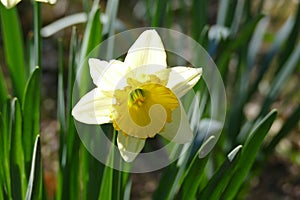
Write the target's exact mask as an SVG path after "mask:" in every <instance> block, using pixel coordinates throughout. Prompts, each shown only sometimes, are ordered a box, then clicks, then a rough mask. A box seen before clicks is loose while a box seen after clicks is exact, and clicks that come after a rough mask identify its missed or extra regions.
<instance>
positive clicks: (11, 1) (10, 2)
mask: <svg viewBox="0 0 300 200" xmlns="http://www.w3.org/2000/svg"><path fill="white" fill-rule="evenodd" d="M20 1H21V0H1V3H2V4H3V5H4V6H5V7H6V8H12V7H14V6H15V5H17V4H18V3H19V2H20ZM36 1H40V2H44V3H50V4H55V3H56V0H36Z"/></svg>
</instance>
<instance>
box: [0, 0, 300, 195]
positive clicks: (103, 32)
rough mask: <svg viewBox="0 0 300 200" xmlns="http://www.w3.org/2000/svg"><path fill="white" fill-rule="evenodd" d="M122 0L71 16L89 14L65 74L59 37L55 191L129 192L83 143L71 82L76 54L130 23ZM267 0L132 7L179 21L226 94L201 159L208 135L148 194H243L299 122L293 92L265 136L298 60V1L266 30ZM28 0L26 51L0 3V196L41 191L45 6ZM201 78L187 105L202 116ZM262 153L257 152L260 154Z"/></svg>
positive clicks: (155, 22) (148, 16)
mask: <svg viewBox="0 0 300 200" xmlns="http://www.w3.org/2000/svg"><path fill="white" fill-rule="evenodd" d="M84 2H85V1H84ZM120 3H121V2H119V1H118V0H108V2H107V8H106V13H103V12H102V11H101V10H102V9H101V10H100V9H99V6H98V4H99V2H98V1H95V2H94V4H93V5H89V4H88V3H86V2H85V3H84V4H85V5H83V6H84V8H86V13H82V15H81V16H84V17H83V18H77V19H78V20H79V21H78V23H85V30H84V33H83V35H84V36H83V38H81V37H79V36H78V35H79V34H78V31H77V30H76V28H73V29H72V37H71V40H70V44H69V45H70V48H69V49H70V50H69V51H70V53H69V64H68V67H67V70H68V74H67V75H64V66H63V61H62V60H63V46H62V43H61V42H59V70H58V72H59V73H58V99H57V102H58V106H57V113H58V121H59V134H60V149H59V169H58V171H59V172H58V175H57V182H56V195H55V199H130V191H131V187H134V185H132V180H131V177H130V174H128V173H124V172H119V171H116V170H113V169H111V168H109V167H105V166H104V165H103V164H102V163H100V162H99V161H97V160H96V159H95V158H94V157H92V156H91V155H90V154H89V153H88V152H87V150H86V149H85V147H84V146H83V144H82V143H81V141H80V139H79V136H78V135H77V133H76V129H75V125H74V121H73V118H72V116H71V109H72V87H73V84H74V81H75V74H76V70H77V68H78V66H79V63H80V62H81V61H82V59H84V58H85V56H86V55H88V54H89V52H90V51H91V50H92V49H93V48H94V47H95V46H96V45H98V44H99V43H100V42H101V41H103V40H104V39H105V38H107V37H108V36H111V35H113V34H114V33H115V32H116V31H117V30H120V29H122V30H123V29H126V26H125V25H124V24H125V23H122V19H117V18H116V16H117V11H118V10H119V11H120V8H118V6H119V4H120ZM265 3H266V1H263V0H260V1H250V0H233V1H229V0H222V1H219V2H218V4H215V5H211V4H212V3H211V1H208V0H203V1H198V0H193V1H192V0H191V1H168V0H165V1H161V0H156V1H149V0H144V1H136V2H135V4H134V5H133V7H134V9H133V16H135V18H137V20H139V21H143V23H145V24H146V25H149V26H150V25H151V26H160V27H166V28H176V29H179V30H180V31H182V32H184V33H186V34H188V35H190V36H191V37H192V38H193V39H194V40H196V41H197V42H198V43H200V44H201V45H202V46H203V47H204V48H205V49H206V50H207V51H208V52H209V54H210V55H211V57H212V58H213V59H214V61H215V63H216V64H217V66H218V68H219V70H220V73H221V75H222V78H223V80H224V83H225V86H226V91H227V97H228V99H227V100H228V105H227V118H226V123H225V127H224V129H223V131H222V135H221V137H220V139H219V141H218V143H217V145H216V147H215V149H214V150H213V151H212V152H211V153H210V154H209V155H208V156H206V157H204V158H201V159H200V158H199V157H198V154H199V153H201V152H202V151H205V148H206V143H204V144H202V143H199V142H198V143H197V142H195V143H194V144H193V145H192V147H193V148H190V149H188V151H187V153H186V154H184V155H183V157H182V158H181V162H178V163H177V162H175V163H172V164H171V165H169V166H168V167H166V168H165V169H164V170H163V172H162V176H161V179H160V182H159V185H158V186H157V188H156V191H155V193H154V194H153V198H154V199H174V198H176V199H199V198H200V199H220V198H221V197H222V198H224V199H237V198H243V196H242V195H243V194H244V193H241V192H240V191H241V190H242V189H243V190H247V187H248V184H247V183H248V182H249V180H250V179H251V178H252V176H255V175H256V174H255V173H254V172H257V171H259V167H261V166H262V164H264V163H262V162H264V161H265V160H266V159H267V158H268V156H269V155H271V154H272V152H274V149H275V147H276V146H277V144H278V143H279V142H280V141H281V140H282V139H283V138H285V137H286V136H287V135H288V134H289V133H290V131H291V130H292V129H293V128H294V127H295V126H296V125H297V124H298V122H299V118H300V103H299V102H296V103H295V102H293V105H292V106H293V107H295V109H293V111H292V113H291V114H290V115H289V117H288V118H287V120H285V121H284V123H283V125H282V128H281V129H280V130H279V131H278V132H277V133H273V134H274V136H273V137H272V138H270V142H268V143H264V138H265V136H266V134H267V133H268V132H269V130H270V128H271V126H272V124H273V122H274V120H275V118H276V115H277V111H276V110H272V108H273V107H274V102H276V100H277V99H278V97H279V96H280V95H281V94H282V91H284V89H285V86H286V84H287V83H288V81H289V79H290V77H291V76H292V75H293V73H295V72H296V73H299V71H298V72H297V67H298V68H299V64H300V60H299V59H300V45H299V31H300V29H299V27H300V4H299V3H298V4H295V6H297V8H296V9H295V12H291V13H290V16H289V17H288V19H287V20H286V21H285V22H284V23H283V24H282V25H280V28H279V29H278V31H270V30H269V28H270V26H271V20H272V16H270V15H269V13H263V12H262V8H263V6H264V4H265ZM33 6H34V9H33V10H34V19H33V21H34V23H33V24H34V26H33V27H34V38H33V41H30V42H29V43H30V46H31V48H29V49H31V51H30V52H27V53H25V52H26V51H25V49H24V45H23V43H24V42H23V36H22V32H21V29H20V21H19V20H20V17H19V16H18V13H17V10H16V8H12V9H10V10H7V9H6V8H5V7H3V6H2V5H0V14H1V31H2V34H1V39H2V41H3V47H4V48H3V51H4V58H5V63H6V64H5V66H1V70H2V71H3V69H4V68H3V67H6V71H8V72H9V76H8V77H5V76H4V75H3V74H2V73H1V74H0V89H1V90H0V105H1V107H0V146H1V147H2V151H0V161H1V163H2V166H1V168H0V199H24V198H25V197H26V198H27V199H40V198H44V199H47V195H46V192H45V191H46V190H45V188H44V187H43V185H45V184H43V182H42V181H43V180H44V179H42V165H41V152H40V141H39V136H38V134H39V132H40V126H39V124H40V109H39V105H40V98H41V96H40V88H41V66H38V65H40V60H42V59H43V57H41V53H40V51H41V49H40V47H41V46H40V42H41V38H40V37H41V36H40V34H39V33H40V22H41V16H40V14H39V12H40V7H39V3H37V2H34V3H33ZM216 6H217V7H216ZM214 14H215V15H214ZM212 15H214V16H213V17H212ZM74 16H76V15H73V17H74ZM105 17H106V19H107V20H104V18H105ZM215 18H216V19H215ZM100 19H101V20H100ZM64 20H72V22H70V21H69V22H70V23H67V24H76V23H77V21H76V18H68V19H64ZM47 28H52V29H51V32H52V33H54V32H55V31H56V29H57V31H58V30H60V29H61V26H60V27H57V26H55V25H54V26H53V25H52V26H51V25H50V26H49V27H47ZM46 30H47V29H46ZM48 30H49V29H48ZM43 31H44V32H45V29H43ZM43 31H42V33H43ZM25 55H29V56H26V57H25ZM26 59H28V62H26ZM27 63H28V65H29V66H27ZM5 78H7V79H6V80H8V81H9V82H11V85H12V87H11V89H12V90H8V87H7V85H8V84H7V81H6V80H5ZM65 84H66V85H65ZM201 84H203V83H200V84H199V85H198V86H197V87H196V89H195V90H200V92H197V93H196V95H198V96H196V97H195V98H197V99H198V100H199V101H200V102H199V101H195V99H194V101H193V103H192V104H191V105H190V108H189V109H190V111H189V113H192V109H194V105H193V104H195V103H200V104H203V105H205V107H204V110H203V113H202V115H201V116H202V117H205V116H207V115H208V113H209V108H210V105H209V104H210V103H209V102H208V101H205V95H207V91H206V88H205V86H204V85H201ZM266 85H267V86H266ZM66 89H67V90H66ZM66 91H67V92H66ZM292 93H295V94H296V95H299V89H298V88H297V87H296V88H295V89H294V91H291V94H292ZM289 96H290V97H291V95H289ZM289 100H290V99H286V100H285V101H287V102H288V101H289ZM191 101H192V99H190V102H191ZM253 103H255V104H258V108H259V109H258V110H255V112H254V111H253V109H254V108H251V107H250V108H249V105H251V104H253ZM196 107H197V106H196ZM279 111H280V109H279ZM279 115H280V112H279ZM195 116H196V117H197V118H196V119H195ZM190 120H191V121H192V122H193V123H194V124H192V127H195V128H194V131H195V133H197V134H201V129H200V128H201V126H200V125H199V124H200V123H201V121H202V119H201V118H200V115H190ZM202 128H203V127H202ZM110 134H113V132H111V133H110ZM211 139H213V138H211ZM262 147H263V148H262ZM112 155H113V153H112ZM258 156H259V157H260V158H263V159H259V160H258V159H257V157H258ZM245 183H246V184H245Z"/></svg>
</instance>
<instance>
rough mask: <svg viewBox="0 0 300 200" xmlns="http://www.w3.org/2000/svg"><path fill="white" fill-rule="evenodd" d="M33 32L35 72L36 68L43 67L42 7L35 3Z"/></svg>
mask: <svg viewBox="0 0 300 200" xmlns="http://www.w3.org/2000/svg"><path fill="white" fill-rule="evenodd" d="M33 26H34V27H33V32H34V66H31V67H32V68H31V70H33V69H34V68H35V67H36V66H39V67H41V34H40V30H41V7H40V3H39V2H36V1H34V2H33Z"/></svg>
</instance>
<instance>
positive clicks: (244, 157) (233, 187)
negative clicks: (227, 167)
mask: <svg viewBox="0 0 300 200" xmlns="http://www.w3.org/2000/svg"><path fill="white" fill-rule="evenodd" d="M276 115H277V111H276V110H272V111H271V112H270V113H269V114H268V115H267V116H266V117H265V118H264V119H262V120H261V121H260V122H259V124H258V125H257V126H256V127H254V128H253V129H252V131H251V133H250V136H249V138H248V139H247V141H246V143H245V145H244V148H243V149H242V153H241V158H240V159H239V160H238V163H237V165H238V166H237V170H236V172H235V173H234V175H233V176H232V178H231V180H230V182H229V184H228V186H227V187H226V189H225V191H224V192H223V194H222V198H223V199H226V200H227V199H228V200H231V199H234V198H235V196H236V194H237V192H238V191H239V188H240V187H241V185H242V183H243V181H244V180H245V178H246V177H247V175H248V172H249V170H250V169H251V166H252V164H253V162H254V160H255V157H256V155H257V153H258V151H259V149H260V147H261V144H262V142H263V140H264V138H265V136H266V134H267V133H268V132H269V129H270V128H271V126H272V124H273V122H274V120H275V118H276Z"/></svg>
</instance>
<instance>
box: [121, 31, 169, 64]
mask: <svg viewBox="0 0 300 200" xmlns="http://www.w3.org/2000/svg"><path fill="white" fill-rule="evenodd" d="M166 58H167V56H166V52H165V48H164V45H163V43H162V41H161V39H160V37H159V35H158V34H157V32H156V31H155V30H147V31H144V32H143V33H142V34H141V35H140V36H139V37H138V39H137V40H136V41H135V42H134V44H133V45H132V46H131V47H130V49H129V50H128V53H127V55H126V58H125V60H124V62H125V63H126V64H128V65H130V66H131V67H139V66H143V65H149V64H151V65H160V66H163V67H167V59H166Z"/></svg>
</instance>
